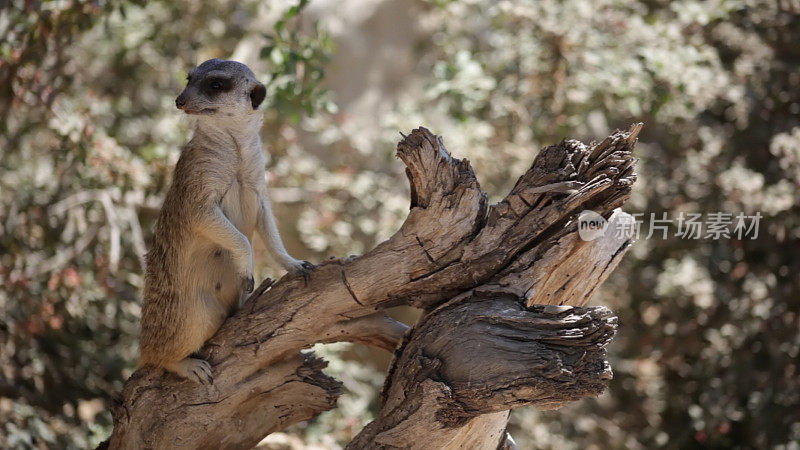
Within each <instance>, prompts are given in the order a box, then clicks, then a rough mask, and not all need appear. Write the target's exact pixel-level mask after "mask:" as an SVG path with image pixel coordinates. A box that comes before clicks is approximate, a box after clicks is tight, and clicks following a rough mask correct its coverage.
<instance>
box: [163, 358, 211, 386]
mask: <svg viewBox="0 0 800 450" xmlns="http://www.w3.org/2000/svg"><path fill="white" fill-rule="evenodd" d="M164 368H165V369H167V370H169V371H170V372H172V373H174V374H177V375H180V376H182V377H183V378H188V379H190V380H192V381H194V382H195V383H200V384H214V378H213V376H212V375H211V365H210V364H209V363H208V361H205V360H202V359H199V358H184V359H182V360H180V361H178V362H174V363H171V364H168V365H167V366H165V367H164Z"/></svg>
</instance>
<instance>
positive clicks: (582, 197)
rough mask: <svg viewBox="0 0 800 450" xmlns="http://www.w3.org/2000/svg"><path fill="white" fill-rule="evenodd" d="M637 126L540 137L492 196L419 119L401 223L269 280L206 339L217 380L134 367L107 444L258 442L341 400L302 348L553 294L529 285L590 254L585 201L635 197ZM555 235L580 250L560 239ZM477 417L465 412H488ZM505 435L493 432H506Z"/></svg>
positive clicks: (410, 146)
mask: <svg viewBox="0 0 800 450" xmlns="http://www.w3.org/2000/svg"><path fill="white" fill-rule="evenodd" d="M637 133H638V128H636V127H635V128H633V129H631V131H629V132H626V133H623V132H617V133H615V134H614V135H612V136H611V137H609V138H607V139H606V140H604V141H603V142H601V143H599V144H594V145H592V146H585V145H583V144H581V143H579V142H577V141H564V142H562V143H561V144H559V145H556V146H551V147H548V148H546V149H543V150H542V151H541V152H540V153H539V155H538V156H537V158H536V159H535V161H534V163H533V166H532V167H531V168H530V169H529V170H528V171H527V172H526V173H525V174H524V175H523V176H522V177H521V178H520V180H519V181H518V183H517V185H516V186H515V187H514V189H513V190H512V192H511V193H510V194H509V195H508V196H507V197H506V198H505V199H504V200H503V201H501V202H500V203H498V204H495V205H492V206H491V207H490V206H489V205H488V204H487V200H486V195H485V194H484V193H483V192H482V191H481V189H480V187H479V185H478V182H477V180H476V178H475V175H474V173H473V172H472V168H471V167H470V165H469V163H468V162H466V161H462V160H458V159H454V158H452V157H451V156H450V154H449V153H448V152H447V150H446V149H445V148H444V145H443V144H442V141H441V139H440V138H439V137H437V136H435V135H433V134H431V133H430V132H428V131H427V130H425V129H424V128H421V129H417V130H414V131H413V132H412V133H411V134H410V135H409V136H407V137H406V138H404V139H403V140H402V141H401V142H400V143H399V144H398V156H399V157H400V158H401V159H402V160H403V161H404V162H405V163H406V166H407V174H408V177H409V181H410V183H411V187H412V189H411V211H410V212H409V216H408V218H407V219H406V221H405V223H404V224H403V225H402V227H401V228H400V230H399V231H398V232H397V233H396V234H395V235H394V236H392V237H391V238H390V239H389V240H387V241H385V242H383V243H381V244H380V245H378V246H377V247H375V248H374V249H373V250H371V251H370V252H368V253H366V254H364V255H362V256H360V257H355V258H345V259H334V260H329V261H326V262H324V263H322V264H320V265H319V266H317V268H316V269H315V270H314V272H313V273H312V275H311V277H310V279H309V280H308V282H305V281H304V280H303V279H302V278H301V277H289V276H286V277H284V278H282V279H281V280H279V281H277V282H275V283H272V282H271V281H270V282H265V283H263V284H262V286H261V287H260V288H259V289H258V290H257V291H256V293H255V295H254V296H253V297H252V298H251V300H249V301H248V302H247V303H246V304H245V306H244V307H243V308H242V309H241V310H240V311H239V312H238V313H237V314H235V315H234V316H233V317H231V318H229V319H228V320H227V321H226V322H225V323H224V324H223V326H222V328H221V329H220V330H219V332H218V333H217V334H216V335H215V336H214V337H213V338H212V339H211V340H210V341H209V342H208V343H207V344H206V346H205V347H204V349H203V350H202V351H201V356H202V357H204V358H206V359H207V360H208V361H209V362H210V363H211V364H212V366H213V373H214V384H213V385H212V386H201V385H196V384H193V383H191V382H189V381H182V380H179V379H177V378H176V377H173V376H171V375H168V374H167V375H165V374H162V373H160V372H158V371H155V370H152V369H142V370H139V371H137V372H136V373H135V374H134V375H133V376H132V377H131V378H130V379H129V380H128V381H127V382H126V384H125V387H124V388H123V391H122V393H121V396H120V398H119V399H118V401H117V403H116V406H115V407H114V408H113V413H114V432H113V435H112V437H111V441H110V443H111V446H112V447H114V448H142V447H152V448H167V447H168V448H246V447H248V446H252V445H254V444H255V443H256V442H258V440H259V439H261V438H262V437H263V436H265V435H266V434H268V433H270V432H272V431H275V430H278V429H281V428H283V427H285V426H286V425H288V424H290V423H293V422H296V421H299V420H305V419H308V418H310V417H313V416H314V415H316V414H318V413H319V412H321V411H324V410H326V409H330V408H332V407H333V406H334V403H335V399H336V397H337V396H338V393H339V389H340V387H339V384H338V383H337V382H336V381H335V380H332V379H330V377H327V376H326V375H324V374H322V372H321V368H322V366H323V364H322V363H321V362H320V361H319V360H317V359H315V358H314V357H312V356H310V355H305V356H299V354H298V351H299V350H301V349H304V348H307V347H309V346H311V345H313V344H314V343H317V342H332V341H336V340H348V341H354V342H362V343H366V344H368V345H374V346H377V347H379V348H392V347H393V346H394V344H395V343H396V342H398V341H399V339H400V337H401V336H402V334H403V332H404V331H405V326H404V325H402V324H399V323H397V322H393V321H391V320H389V319H387V318H386V317H385V316H384V315H383V313H382V311H381V310H382V309H384V308H387V307H391V306H395V305H401V304H407V305H413V306H417V307H422V308H425V309H427V310H429V311H434V310H435V309H436V308H437V307H438V306H440V305H442V304H444V303H446V302H448V305H450V304H453V302H458V301H461V300H463V299H464V298H475V299H477V298H483V299H489V298H491V299H493V300H492V301H488V300H487V301H484V302H477V303H476V304H482V305H490V304H492V303H496V302H500V303H503V302H508V301H510V300H508V299H519V300H520V301H521V300H522V299H527V300H530V299H532V298H534V297H535V296H536V295H544V294H543V293H545V292H546V291H549V290H550V289H552V288H553V286H554V284H553V283H554V281H553V280H550V281H542V280H539V281H538V282H535V283H532V282H531V280H530V274H531V273H534V274H535V273H538V270H539V269H540V267H541V266H542V264H545V263H546V264H548V270H552V267H553V266H550V264H553V265H557V264H559V263H560V262H561V261H560V258H562V257H566V256H568V255H574V254H576V252H580V250H576V249H579V248H581V243H580V242H577V241H575V240H574V238H573V240H571V241H570V238H569V236H574V234H575V233H574V230H575V217H576V215H577V213H578V212H580V211H581V210H582V209H584V208H588V209H593V210H595V211H597V212H598V213H601V214H604V215H605V216H608V215H609V214H610V213H611V211H612V210H613V209H614V208H616V207H618V206H620V205H621V204H622V203H623V202H624V201H625V200H626V199H627V197H628V195H629V193H630V186H631V184H632V182H633V180H634V179H635V174H634V173H633V158H632V157H631V150H632V148H633V145H634V142H635V136H636V134H637ZM556 244H558V245H556ZM584 245H586V244H584ZM593 245H594V244H592V243H589V244H588V247H587V248H592V247H593ZM558 246H561V248H569V249H572V250H569V251H564V250H561V251H559V250H552V249H553V248H556V247H558ZM548 251H549V252H550V253H548ZM584 251H586V250H584ZM559 252H562V253H559ZM590 253H591V252H590ZM548 254H549V255H550V256H548V257H545V258H543V255H548ZM615 258H617V259H614V258H612V260H610V261H609V264H607V265H606V269H602V270H600V269H596V270H599V271H597V272H596V274H595V275H592V277H593V278H592V279H593V280H594V281H593V282H589V283H588V284H589V285H591V286H596V285H597V284H599V283H600V282H602V280H603V279H604V278H605V276H607V274H608V272H610V270H611V269H613V265H615V264H616V262H617V261H618V258H619V254H618V255H617V256H616V257H615ZM601 260H603V259H602V258H599V259H596V260H592V262H596V261H601ZM539 261H546V262H540V263H539V265H537V262H539ZM576 264H578V263H577V262H576ZM579 276H580V275H579ZM584 284H586V283H584ZM584 284H581V283H577V282H576V283H575V286H583V285H584ZM581 289H584V288H583V287H581ZM521 290H524V292H526V293H528V294H520V291H521ZM584 290H585V289H584ZM481 292H483V293H481ZM537 292H538V293H542V294H536V293H537ZM487 293H491V294H492V295H488V294H487ZM534 294H535V295H534ZM576 295H577V294H576ZM587 295H588V293H587ZM502 299H505V300H502ZM515 301H516V300H515ZM467 303H469V304H472V302H467ZM500 303H498V304H500ZM503 304H505V303H503ZM443 308H444V307H443ZM523 309H524V308H523ZM520 311H522V310H520ZM434 313H435V311H434ZM434 313H431V314H434ZM527 313H531V312H526V314H527ZM435 314H438V313H435ZM576 314H577V313H576ZM586 314H588V313H586ZM429 316H430V317H435V315H429ZM415 333H416V331H415ZM443 339H444V338H443ZM407 345H408V344H406V347H404V348H407ZM404 352H405V350H404V351H403V354H404ZM398 360H399V359H398ZM392 373H393V374H395V373H397V372H396V371H393V372H392ZM390 378H391V379H394V378H392V377H390ZM553 395H556V394H554V393H553ZM498 398H500V399H503V400H502V401H506V400H509V398H506V397H502V396H501V397H498ZM559 398H560V397H559ZM484 400H485V402H487V403H486V405H488V404H490V403H491V401H490V399H488V398H486V399H484ZM486 405H484V406H486ZM493 405H494V406H492V407H491V408H490V409H492V410H493V411H499V412H503V413H504V414H506V415H507V412H504V411H505V410H507V409H509V408H510V407H513V406H515V405H516V404H508V405H506V408H505V410H504V409H503V408H502V407H501V406H502V405H501V404H500V403H494V404H493ZM482 407H483V406H482ZM456 416H457V417H462V416H463V414H462V415H458V414H455V416H453V417H456ZM442 417H445V416H442ZM447 417H449V416H447ZM464 417H466V416H464ZM480 417H481V416H478V418H474V419H468V420H467V419H465V420H467V422H470V421H474V423H484V422H486V418H480ZM497 417H500V416H497ZM462 418H463V417H462ZM437 420H438V419H437ZM490 422H492V423H494V422H499V421H498V420H495V421H490ZM448 423H449V424H450V425H453V424H456V422H448ZM484 425H485V423H484ZM469 435H470V434H469V433H466V434H464V436H469ZM503 436H504V433H503V432H502V430H500V431H497V442H499V440H500V439H501V437H503Z"/></svg>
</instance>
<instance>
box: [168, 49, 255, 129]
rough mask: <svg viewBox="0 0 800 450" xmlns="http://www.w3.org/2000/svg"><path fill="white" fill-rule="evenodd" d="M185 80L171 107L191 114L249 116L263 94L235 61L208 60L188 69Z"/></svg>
mask: <svg viewBox="0 0 800 450" xmlns="http://www.w3.org/2000/svg"><path fill="white" fill-rule="evenodd" d="M186 81H187V83H186V88H185V89H184V90H183V92H181V94H180V95H179V96H178V98H176V99H175V106H176V107H177V108H178V109H180V110H182V111H183V112H185V113H186V114H192V115H216V114H221V115H224V116H229V117H232V116H243V115H250V114H253V113H254V112H255V111H257V110H258V107H259V106H260V105H261V103H262V102H263V101H264V97H266V94H267V89H266V87H265V86H264V85H263V84H261V82H259V81H258V80H257V79H256V76H255V75H254V74H253V72H252V71H251V70H250V68H248V67H247V66H246V65H244V64H242V63H240V62H236V61H226V60H222V59H216V58H215V59H209V60H208V61H205V62H204V63H202V64H200V65H199V66H197V68H195V69H194V70H192V71H191V72H190V73H189V75H188V76H187V77H186Z"/></svg>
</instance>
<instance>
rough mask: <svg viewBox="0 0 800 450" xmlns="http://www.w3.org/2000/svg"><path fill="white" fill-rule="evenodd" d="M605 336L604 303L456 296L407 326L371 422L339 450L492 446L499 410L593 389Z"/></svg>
mask: <svg viewBox="0 0 800 450" xmlns="http://www.w3.org/2000/svg"><path fill="white" fill-rule="evenodd" d="M615 330H616V317H614V316H613V315H612V314H611V312H610V311H609V310H608V309H607V308H604V307H594V308H576V307H565V306H554V305H537V306H533V307H531V308H526V307H525V306H524V304H523V302H522V301H521V299H519V298H518V297H514V296H511V295H501V296H494V295H492V296H486V295H485V294H481V293H477V292H475V293H473V294H472V295H470V296H468V297H463V298H459V299H456V300H454V301H452V302H450V303H448V304H447V305H445V306H443V307H441V308H439V309H437V310H436V311H435V313H434V314H431V315H428V316H426V317H425V318H423V319H422V320H421V321H420V323H419V324H417V325H416V326H415V327H414V331H413V332H412V333H411V334H410V336H409V339H408V342H407V343H406V344H405V345H404V346H403V349H402V353H401V356H400V357H399V358H398V359H397V360H396V361H395V362H394V363H393V366H392V367H393V369H392V372H391V377H390V380H389V383H388V384H387V386H386V388H385V391H384V393H383V396H382V397H383V406H382V408H381V414H380V416H379V417H378V418H377V419H376V420H375V421H374V422H372V423H370V424H369V425H368V426H367V427H366V428H365V429H364V430H363V431H362V432H361V433H360V434H359V435H358V436H357V437H356V439H354V440H353V442H351V444H350V445H349V447H348V448H352V449H371V448H382V449H383V448H386V449H402V448H409V449H426V448H450V447H453V448H458V447H454V442H458V445H464V447H462V448H492V449H494V448H497V447H498V446H499V445H500V443H501V439H502V440H505V434H504V433H503V431H504V430H505V427H506V421H505V420H506V419H507V417H508V410H509V409H511V408H515V407H519V406H526V405H534V406H537V407H539V408H545V409H552V408H557V407H559V406H561V405H563V404H565V403H567V402H570V401H574V400H578V399H580V398H583V397H585V396H594V395H597V394H599V393H601V392H602V391H603V389H605V387H606V384H607V383H608V381H609V380H610V379H611V369H610V367H609V365H608V363H607V362H606V361H605V354H606V351H605V345H606V344H607V343H608V342H609V341H610V340H611V337H612V336H613V334H614V331H615ZM489 413H501V414H496V415H494V416H492V415H491V414H489ZM482 414H483V415H485V414H488V415H489V417H486V416H482ZM487 421H488V422H489V423H488V424H487V423H486V422H487ZM476 427H477V428H479V429H480V430H479V431H478V430H476ZM419 436H425V439H422V440H421V439H419V438H418V437H419ZM487 440H488V442H487Z"/></svg>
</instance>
